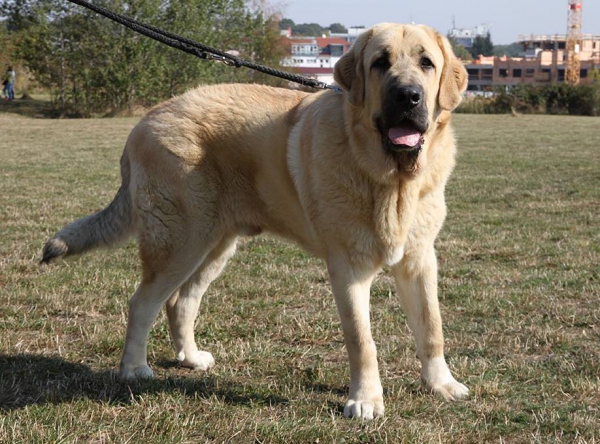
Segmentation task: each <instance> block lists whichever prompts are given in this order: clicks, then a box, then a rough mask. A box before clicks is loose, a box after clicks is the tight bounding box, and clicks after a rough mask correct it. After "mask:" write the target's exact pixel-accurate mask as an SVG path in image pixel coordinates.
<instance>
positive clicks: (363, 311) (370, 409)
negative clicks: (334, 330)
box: [327, 255, 384, 419]
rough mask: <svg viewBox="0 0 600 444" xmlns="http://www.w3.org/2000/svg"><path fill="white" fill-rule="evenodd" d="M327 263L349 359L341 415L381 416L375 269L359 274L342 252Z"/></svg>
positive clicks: (381, 391) (381, 395) (368, 417)
mask: <svg viewBox="0 0 600 444" xmlns="http://www.w3.org/2000/svg"><path fill="white" fill-rule="evenodd" d="M327 265H328V270H329V275H330V279H331V285H332V287H333V294H334V296H335V302H336V305H337V309H338V313H339V315H340V319H341V322H342V329H343V331H344V340H345V342H346V349H347V351H348V358H349V361H350V394H349V398H348V401H347V402H346V405H345V406H344V415H345V416H348V417H356V418H364V419H372V418H373V417H374V416H383V410H384V408H383V390H382V388H381V381H380V380H379V369H378V365H377V350H376V349H375V342H374V341H373V337H372V336H371V322H370V319H369V297H370V294H369V293H370V288H371V282H372V281H373V277H374V275H375V271H374V270H373V271H372V272H369V273H364V271H363V270H361V272H360V273H359V272H358V270H357V269H356V267H352V266H351V265H350V264H349V263H348V261H347V258H346V257H344V256H342V255H340V256H337V257H335V258H330V260H329V261H328V264H327Z"/></svg>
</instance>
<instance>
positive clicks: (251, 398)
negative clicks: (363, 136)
mask: <svg viewBox="0 0 600 444" xmlns="http://www.w3.org/2000/svg"><path fill="white" fill-rule="evenodd" d="M135 123H136V119H127V118H115V119H106V120H93V119H92V120H76V121H72V120H71V121H67V120H37V119H29V118H25V117H19V116H15V115H8V114H7V115H0V125H1V126H2V128H3V137H2V139H1V141H0V152H1V153H2V162H1V163H0V177H1V181H0V220H1V222H2V243H1V244H0V304H1V307H2V309H1V310H0V442H13V443H19V442H22V443H35V442H39V443H48V442H69V443H71V442H81V443H89V442H97V443H113V442H114V443H121V442H152V443H161V442H165V443H174V442H181V443H183V442H243V443H245V442H253V441H254V442H281V443H290V442H346V443H351V442H352V443H354V442H357V443H358V442H389V443H397V442H457V443H461V442H511V443H520V442H527V443H528V442H540V443H541V442H544V443H545V442H565V443H567V442H569V443H570V442H580V443H592V442H596V441H598V440H600V435H599V433H598V424H599V423H600V412H599V410H598V409H599V407H598V406H599V405H600V390H599V378H600V370H599V366H598V363H599V362H600V327H599V317H600V311H599V296H600V290H599V284H598V277H599V276H598V265H597V264H598V263H600V254H599V245H600V242H599V241H600V239H599V230H598V226H599V220H598V214H599V210H600V167H599V165H600V151H599V150H598V147H599V146H600V131H599V130H598V128H599V125H600V121H599V119H597V118H577V117H549V116H522V117H519V118H513V117H510V116H470V115H458V116H456V118H455V123H456V127H457V134H458V138H459V150H460V157H459V162H458V166H457V169H456V172H455V174H454V176H453V179H452V180H451V182H450V184H449V187H448V193H447V196H448V206H449V217H448V220H447V223H446V226H445V228H444V230H443V233H442V235H441V237H440V239H439V241H438V253H439V254H438V257H439V262H440V298H441V304H442V310H443V316H444V322H445V324H444V325H445V331H446V340H447V351H448V358H449V363H450V366H451V367H452V368H453V369H454V372H455V374H456V375H457V378H459V379H460V380H462V381H464V382H465V383H466V384H467V385H468V386H469V387H470V388H471V390H472V396H471V398H470V399H469V400H468V401H466V402H464V403H460V404H447V403H444V402H442V401H440V400H438V399H435V398H433V397H432V396H430V395H429V394H426V393H423V392H422V390H421V388H420V385H419V383H418V376H419V369H418V363H417V361H416V359H415V358H414V346H413V344H412V339H411V336H410V334H409V332H408V328H407V326H406V322H405V317H404V314H403V313H402V310H401V308H400V304H399V301H398V299H397V298H396V296H395V294H394V291H393V285H392V282H391V280H390V279H389V277H387V276H386V275H385V274H382V275H381V277H380V278H379V279H378V280H377V282H376V283H375V285H374V288H373V290H372V299H373V314H372V320H373V328H374V335H375V340H376V342H377V343H378V347H379V359H380V365H381V374H382V382H383V385H384V388H385V391H386V408H387V411H386V417H385V418H383V419H381V420H377V421H373V422H360V421H351V420H347V419H345V418H343V416H342V415H341V409H342V406H343V402H344V400H345V396H346V393H347V386H346V384H347V381H348V370H347V363H346V353H345V350H344V346H343V342H342V334H341V331H340V325H339V320H338V318H337V313H336V310H335V307H334V304H333V298H332V296H331V291H330V289H329V285H328V283H327V278H326V273H325V269H324V267H323V264H321V263H320V262H319V261H317V260H314V259H312V258H310V257H309V256H307V255H306V254H304V253H302V252H301V251H300V250H298V249H296V248H295V247H293V246H290V245H288V244H285V243H282V242H280V241H278V240H274V239H272V238H268V237H260V238H255V239H251V240H248V241H245V242H243V243H242V244H241V246H240V248H239V252H238V254H237V255H236V256H235V257H234V259H233V260H232V261H231V262H230V264H229V266H228V268H227V269H226V271H225V273H224V274H223V276H222V277H221V278H220V279H219V280H218V281H216V282H215V283H214V284H213V286H212V287H211V288H210V289H209V292H208V294H207V295H206V298H205V301H204V303H203V305H202V308H201V321H200V322H199V324H198V327H197V338H198V341H199V342H200V343H201V344H202V346H204V347H206V349H208V350H210V351H211V352H212V353H213V354H214V356H215V358H216V360H217V366H216V367H215V369H214V370H211V371H210V372H208V373H194V372H192V371H189V370H186V369H181V368H178V367H177V366H176V365H175V360H174V356H173V352H172V350H171V347H170V344H169V335H168V329H167V327H166V324H165V322H164V321H165V320H164V318H161V319H159V321H158V322H157V324H156V325H155V328H154V329H153V331H152V333H151V338H150V343H149V354H150V355H149V361H150V364H151V365H152V366H153V367H154V369H155V372H156V379H155V380H153V381H145V382H139V383H135V384H125V383H122V382H120V381H118V380H117V379H115V378H114V375H113V374H112V372H111V370H112V369H113V368H114V367H115V365H116V364H117V362H118V360H119V357H120V352H121V347H122V344H123V338H124V332H125V322H126V310H127V301H128V298H129V296H130V295H131V294H132V292H133V290H134V288H135V286H136V282H137V280H138V276H139V271H140V269H139V265H138V262H137V257H136V248H135V245H134V244H133V243H130V244H128V245H127V246H125V247H123V248H121V249H118V250H113V251H99V252H96V253H95V254H91V255H87V256H84V257H80V258H75V259H72V260H68V261H64V262H62V263H60V264H57V265H53V266H51V267H46V268H40V267H38V265H37V262H38V260H39V258H40V253H41V247H42V246H43V244H44V242H45V240H46V239H47V238H48V237H49V236H50V235H52V234H53V233H55V232H56V231H57V230H58V229H60V228H61V227H62V226H63V225H64V224H65V223H67V222H70V221H72V220H74V219H75V218H77V217H80V216H82V215H85V214H88V213H90V212H92V211H96V210H98V209H100V208H102V207H103V206H105V205H106V204H107V203H108V202H110V200H111V199H112V197H113V195H114V193H115V192H116V190H117V188H118V185H119V178H118V172H119V164H118V161H119V157H120V153H121V150H122V147H123V144H124V142H125V139H126V137H127V134H128V132H129V131H130V129H131V128H132V127H133V125H134V124H135Z"/></svg>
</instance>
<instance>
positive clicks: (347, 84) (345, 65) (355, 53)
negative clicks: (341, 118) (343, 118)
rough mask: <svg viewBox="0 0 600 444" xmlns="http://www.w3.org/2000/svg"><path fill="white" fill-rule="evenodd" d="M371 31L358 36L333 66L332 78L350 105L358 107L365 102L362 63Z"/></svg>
mask: <svg viewBox="0 0 600 444" xmlns="http://www.w3.org/2000/svg"><path fill="white" fill-rule="evenodd" d="M372 33H373V31H372V30H370V29H369V30H368V31H365V32H363V33H362V34H360V36H359V37H358V38H357V39H356V42H355V43H354V45H352V48H351V49H350V51H348V52H347V53H346V54H344V55H343V56H342V58H341V59H340V60H339V61H338V62H337V63H336V64H335V69H334V71H333V78H334V79H335V81H336V83H337V84H338V85H339V86H340V87H341V88H342V89H343V90H344V91H345V92H347V93H348V97H349V100H350V103H352V104H353V105H355V106H360V105H362V103H363V102H364V100H365V71H364V70H365V68H364V63H363V57H364V51H365V46H367V43H368V41H369V39H370V38H371V35H372Z"/></svg>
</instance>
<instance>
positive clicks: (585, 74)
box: [579, 69, 588, 79]
mask: <svg viewBox="0 0 600 444" xmlns="http://www.w3.org/2000/svg"><path fill="white" fill-rule="evenodd" d="M587 74H588V70H587V69H581V70H579V77H581V78H582V79H585V78H586V77H587Z"/></svg>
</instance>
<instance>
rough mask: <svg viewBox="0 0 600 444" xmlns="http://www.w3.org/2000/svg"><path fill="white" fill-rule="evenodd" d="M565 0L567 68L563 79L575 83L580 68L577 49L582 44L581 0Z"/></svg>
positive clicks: (577, 81) (577, 80)
mask: <svg viewBox="0 0 600 444" xmlns="http://www.w3.org/2000/svg"><path fill="white" fill-rule="evenodd" d="M567 1H568V2H569V3H568V6H569V16H568V19H567V48H566V50H567V69H566V72H565V81H566V82H567V83H570V84H572V85H577V84H578V83H579V75H580V69H581V62H580V60H579V51H580V50H581V44H582V42H581V40H582V33H581V19H582V15H581V7H582V5H583V0H567Z"/></svg>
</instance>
